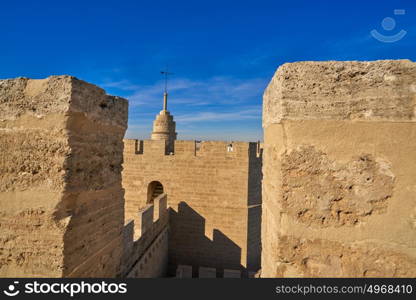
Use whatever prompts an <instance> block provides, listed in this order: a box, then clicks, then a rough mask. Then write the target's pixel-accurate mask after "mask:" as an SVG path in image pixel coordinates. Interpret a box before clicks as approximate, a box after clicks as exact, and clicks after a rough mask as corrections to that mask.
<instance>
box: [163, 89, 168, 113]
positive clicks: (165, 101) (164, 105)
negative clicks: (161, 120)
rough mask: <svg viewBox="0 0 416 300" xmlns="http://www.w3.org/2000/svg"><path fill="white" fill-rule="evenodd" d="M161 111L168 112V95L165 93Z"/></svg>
mask: <svg viewBox="0 0 416 300" xmlns="http://www.w3.org/2000/svg"><path fill="white" fill-rule="evenodd" d="M163 110H164V111H167V110H168V93H167V92H166V91H165V92H164V93H163Z"/></svg>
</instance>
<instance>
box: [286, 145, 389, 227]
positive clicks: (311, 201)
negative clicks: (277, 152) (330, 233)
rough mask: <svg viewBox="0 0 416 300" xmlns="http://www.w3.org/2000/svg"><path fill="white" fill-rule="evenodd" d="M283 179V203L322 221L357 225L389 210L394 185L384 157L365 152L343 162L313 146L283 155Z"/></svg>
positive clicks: (293, 212)
mask: <svg viewBox="0 0 416 300" xmlns="http://www.w3.org/2000/svg"><path fill="white" fill-rule="evenodd" d="M282 179H283V182H282V183H283V199H282V208H283V209H285V210H287V211H288V214H289V215H291V216H293V217H295V218H297V220H298V221H300V222H304V223H307V224H311V223H315V224H319V225H322V226H341V225H346V224H348V225H357V224H358V223H359V221H360V220H361V219H362V218H365V217H368V216H371V215H372V214H374V213H375V214H380V213H385V212H386V210H387V204H388V203H387V202H388V199H389V198H391V196H392V194H393V187H394V175H393V173H392V172H391V165H390V163H389V162H387V161H383V160H382V159H381V158H378V159H375V158H374V157H372V155H371V154H363V155H361V156H359V157H356V158H354V159H353V160H352V161H350V162H348V163H347V164H342V163H338V162H336V161H332V160H331V159H330V158H328V157H327V155H326V154H325V153H323V152H321V151H318V150H317V149H315V148H314V147H311V146H309V147H304V148H302V147H300V148H298V149H292V150H291V151H290V152H289V153H285V154H284V155H283V157H282Z"/></svg>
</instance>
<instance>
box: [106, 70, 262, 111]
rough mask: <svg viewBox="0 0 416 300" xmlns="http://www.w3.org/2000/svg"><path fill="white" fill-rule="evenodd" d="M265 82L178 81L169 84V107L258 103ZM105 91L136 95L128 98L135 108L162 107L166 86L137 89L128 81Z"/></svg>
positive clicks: (258, 80) (149, 86)
mask: <svg viewBox="0 0 416 300" xmlns="http://www.w3.org/2000/svg"><path fill="white" fill-rule="evenodd" d="M266 83H267V80H265V79H263V78H254V79H247V80H244V79H235V78H230V77H212V78H209V79H206V80H192V79H187V78H175V79H171V80H170V81H169V85H168V89H169V96H170V98H169V103H171V104H184V105H185V104H186V105H190V106H206V105H216V104H218V105H222V104H225V105H227V104H237V103H243V102H246V101H251V100H253V99H254V100H256V99H257V100H258V98H259V97H260V99H261V94H262V92H263V90H264V88H265V87H266ZM101 85H102V86H103V87H107V88H116V89H120V90H123V91H132V93H131V94H130V95H127V96H126V98H127V99H128V100H129V102H130V105H131V106H160V105H161V103H162V97H163V96H162V95H163V90H164V82H163V81H159V82H157V83H155V84H153V85H135V84H132V83H131V82H129V81H127V80H121V81H117V82H107V83H104V84H101ZM259 101H260V100H259Z"/></svg>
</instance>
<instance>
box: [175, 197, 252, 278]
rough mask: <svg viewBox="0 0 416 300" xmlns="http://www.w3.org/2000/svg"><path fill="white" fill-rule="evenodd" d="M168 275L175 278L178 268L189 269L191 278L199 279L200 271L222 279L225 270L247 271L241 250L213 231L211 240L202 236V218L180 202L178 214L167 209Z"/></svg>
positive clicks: (220, 233)
mask: <svg viewBox="0 0 416 300" xmlns="http://www.w3.org/2000/svg"><path fill="white" fill-rule="evenodd" d="M170 218H171V219H170V229H171V230H170V233H169V235H170V236H169V273H170V276H175V271H176V267H177V265H191V266H192V267H193V277H198V268H199V267H211V268H216V269H217V278H221V277H223V272H224V269H234V270H241V271H242V274H243V276H244V277H245V276H246V269H245V268H244V267H243V266H242V265H241V248H240V247H239V246H238V245H237V244H235V243H234V242H233V241H232V240H230V239H229V238H228V237H227V236H226V235H224V234H223V233H222V232H221V231H220V230H216V229H214V231H213V239H212V240H211V239H209V238H208V237H207V236H205V218H203V217H202V216H201V215H200V214H198V213H197V212H196V211H195V210H193V209H192V208H191V207H190V206H189V205H188V204H187V203H185V202H181V203H179V206H178V212H175V211H174V210H172V209H170Z"/></svg>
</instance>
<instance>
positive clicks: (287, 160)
mask: <svg viewBox="0 0 416 300" xmlns="http://www.w3.org/2000/svg"><path fill="white" fill-rule="evenodd" d="M415 112H416V64H415V63H413V62H410V61H408V60H399V61H375V62H299V63H290V64H284V65H283V66H281V67H280V68H279V69H278V70H277V71H276V74H275V75H274V77H273V79H272V80H271V82H270V84H269V85H268V87H267V89H266V91H265V93H264V101H263V127H264V162H263V174H264V181H263V214H262V271H261V277H303V276H306V277H378V276H388V277H402V276H403V277H405V276H406V277H415V276H416V239H415V234H416V231H415V230H416V227H415V225H414V224H415V217H414V215H415V213H414V212H415V209H416V198H415V193H416V183H415V178H416V169H415V168H414V166H415V162H416V123H415V121H416V114H415Z"/></svg>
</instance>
